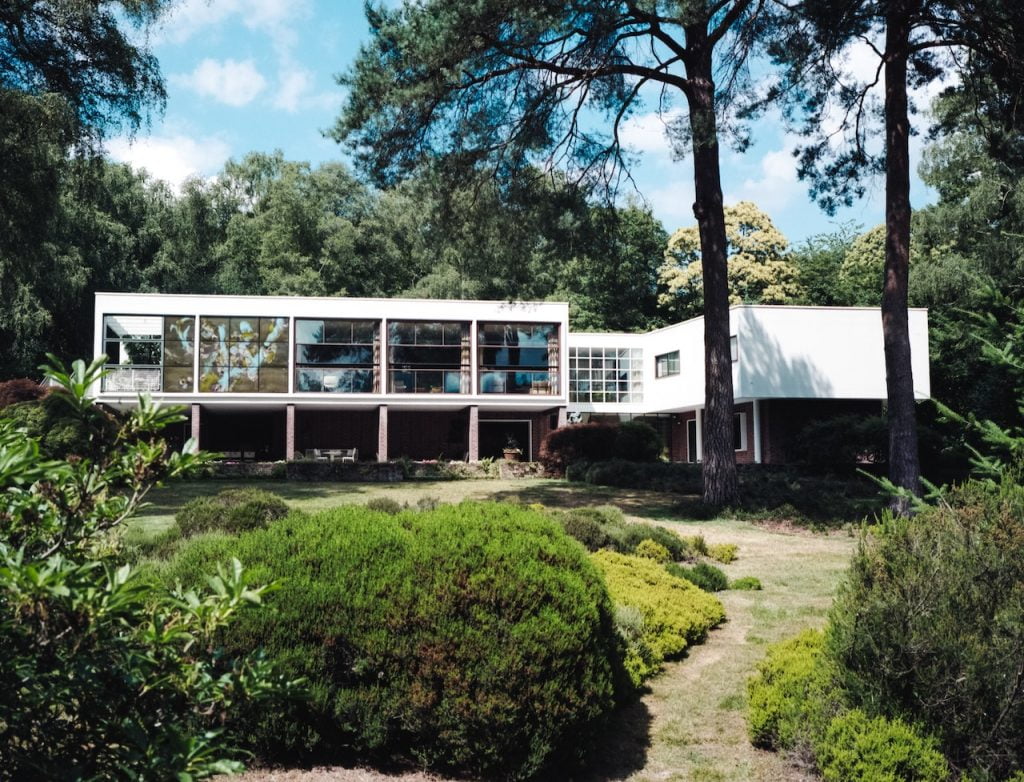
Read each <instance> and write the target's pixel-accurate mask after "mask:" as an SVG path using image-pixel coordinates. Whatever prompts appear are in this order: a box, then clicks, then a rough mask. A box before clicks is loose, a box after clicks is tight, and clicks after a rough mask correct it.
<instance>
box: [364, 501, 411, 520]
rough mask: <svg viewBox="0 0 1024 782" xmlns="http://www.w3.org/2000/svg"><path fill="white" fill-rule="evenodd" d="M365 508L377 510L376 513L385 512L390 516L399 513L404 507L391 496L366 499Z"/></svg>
mask: <svg viewBox="0 0 1024 782" xmlns="http://www.w3.org/2000/svg"><path fill="white" fill-rule="evenodd" d="M366 508H367V510H373V511H377V512H378V513H387V514H388V515H391V516H394V515H395V514H397V513H401V512H402V511H403V510H405V509H406V507H405V506H404V505H402V503H400V502H399V501H398V500H396V499H394V498H393V497H374V498H372V499H370V500H367V501H366Z"/></svg>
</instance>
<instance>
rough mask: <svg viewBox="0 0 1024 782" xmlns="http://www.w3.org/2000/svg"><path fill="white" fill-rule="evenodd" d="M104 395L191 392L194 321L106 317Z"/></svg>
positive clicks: (191, 319) (125, 316) (104, 328)
mask: <svg viewBox="0 0 1024 782" xmlns="http://www.w3.org/2000/svg"><path fill="white" fill-rule="evenodd" d="M103 336H104V340H103V351H104V352H105V353H106V354H107V365H106V369H107V372H108V375H107V377H105V378H104V380H103V390H104V391H134V392H157V391H168V392H188V391H191V390H192V367H193V361H194V359H195V318H193V317H189V316H175V315H167V316H162V315H107V316H105V317H104V319H103Z"/></svg>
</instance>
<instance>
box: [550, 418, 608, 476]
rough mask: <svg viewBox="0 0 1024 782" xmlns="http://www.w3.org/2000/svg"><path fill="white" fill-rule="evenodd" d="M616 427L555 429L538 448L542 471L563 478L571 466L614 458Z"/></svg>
mask: <svg viewBox="0 0 1024 782" xmlns="http://www.w3.org/2000/svg"><path fill="white" fill-rule="evenodd" d="M616 429H617V427H615V426H612V425H610V424H573V425H571V426H563V427H561V428H559V429H554V430H552V431H550V432H548V433H547V435H545V437H544V440H543V441H542V442H541V444H540V455H539V458H540V462H541V464H543V465H544V469H546V470H547V471H548V472H551V473H554V474H556V475H564V474H565V470H566V467H568V466H569V465H570V464H573V463H574V462H580V461H588V462H599V461H604V460H607V459H611V458H612V457H613V456H614V455H615V442H616Z"/></svg>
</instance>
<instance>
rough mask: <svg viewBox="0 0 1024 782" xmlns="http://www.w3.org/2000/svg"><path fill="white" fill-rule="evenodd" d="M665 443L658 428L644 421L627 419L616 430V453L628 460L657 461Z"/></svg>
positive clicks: (620, 457)
mask: <svg viewBox="0 0 1024 782" xmlns="http://www.w3.org/2000/svg"><path fill="white" fill-rule="evenodd" d="M663 449H664V445H663V443H662V442H661V435H660V434H658V430H657V429H655V428H654V427H653V426H651V425H650V424H648V423H644V422H643V421H625V422H623V423H621V424H619V426H618V427H617V428H616V430H615V455H616V456H617V457H618V458H619V459H625V460H626V461H628V462H656V461H658V459H659V458H660V457H661V452H662V450H663Z"/></svg>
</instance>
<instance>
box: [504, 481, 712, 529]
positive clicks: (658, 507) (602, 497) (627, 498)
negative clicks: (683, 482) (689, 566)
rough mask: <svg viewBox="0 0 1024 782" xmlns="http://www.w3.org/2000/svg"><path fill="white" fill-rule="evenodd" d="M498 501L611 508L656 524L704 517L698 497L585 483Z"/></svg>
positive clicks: (510, 493)
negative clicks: (650, 520) (655, 521)
mask: <svg viewBox="0 0 1024 782" xmlns="http://www.w3.org/2000/svg"><path fill="white" fill-rule="evenodd" d="M491 498H492V499H494V500H497V501H499V502H525V503H534V502H536V503H540V504H541V505H546V506H548V507H550V508H582V507H589V506H594V505H614V506H615V507H617V508H618V509H619V510H621V511H622V512H623V513H625V514H626V515H627V516H636V517H637V518H643V519H652V520H657V521H682V520H689V519H699V520H704V519H706V518H707V514H706V511H705V510H704V506H703V505H702V504H701V501H700V497H698V496H689V495H677V494H666V493H663V492H656V491H646V490H640V489H619V488H612V487H609V486H592V485H589V484H585V483H562V484H546V485H543V486H527V487H524V488H522V489H518V488H517V489H508V490H502V491H497V492H494V493H493V494H492V495H491Z"/></svg>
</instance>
